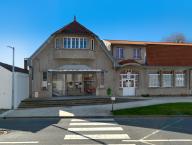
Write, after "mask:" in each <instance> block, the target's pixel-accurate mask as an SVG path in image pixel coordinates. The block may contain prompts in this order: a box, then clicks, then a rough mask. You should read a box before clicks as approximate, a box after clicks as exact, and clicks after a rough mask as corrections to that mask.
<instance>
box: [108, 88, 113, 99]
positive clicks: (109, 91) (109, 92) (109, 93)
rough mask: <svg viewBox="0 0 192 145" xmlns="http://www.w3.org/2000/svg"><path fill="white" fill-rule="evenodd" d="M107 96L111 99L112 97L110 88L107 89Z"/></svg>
mask: <svg viewBox="0 0 192 145" xmlns="http://www.w3.org/2000/svg"><path fill="white" fill-rule="evenodd" d="M107 96H109V97H111V96H112V90H111V88H108V89H107Z"/></svg>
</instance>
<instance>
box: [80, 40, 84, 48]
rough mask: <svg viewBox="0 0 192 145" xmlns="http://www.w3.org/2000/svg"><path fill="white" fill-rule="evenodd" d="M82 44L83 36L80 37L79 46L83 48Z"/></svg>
mask: <svg viewBox="0 0 192 145" xmlns="http://www.w3.org/2000/svg"><path fill="white" fill-rule="evenodd" d="M83 47H84V44H83V38H80V48H83Z"/></svg>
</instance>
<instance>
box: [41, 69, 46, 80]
mask: <svg viewBox="0 0 192 145" xmlns="http://www.w3.org/2000/svg"><path fill="white" fill-rule="evenodd" d="M42 79H43V81H47V72H46V71H44V72H43V76H42Z"/></svg>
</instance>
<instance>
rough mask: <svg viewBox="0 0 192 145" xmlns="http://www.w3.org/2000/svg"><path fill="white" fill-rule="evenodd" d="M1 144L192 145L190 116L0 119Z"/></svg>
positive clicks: (191, 118)
mask: <svg viewBox="0 0 192 145" xmlns="http://www.w3.org/2000/svg"><path fill="white" fill-rule="evenodd" d="M0 128H1V129H7V130H9V131H10V132H9V133H8V134H6V135H1V136H0V144H2V145H13V144H17V145H72V144H73V145H75V144H78V145H79V144H82V145H88V144H90V145H99V144H111V145H113V144H116V145H121V144H124V145H192V117H183V118H182V117H169V118H166V117H142V118H140V117H132V118H128V117H126V118H89V119H88V118H82V119H76V118H72V119H59V118H39V119H5V120H4V119H2V120H0Z"/></svg>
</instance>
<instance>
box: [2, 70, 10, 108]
mask: <svg viewBox="0 0 192 145" xmlns="http://www.w3.org/2000/svg"><path fill="white" fill-rule="evenodd" d="M11 88H12V73H11V72H10V71H8V70H7V69H5V68H4V67H1V66H0V109H10V108H11V97H12V92H11Z"/></svg>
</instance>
